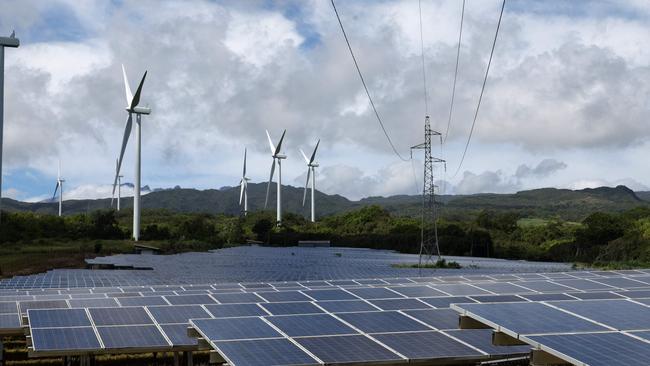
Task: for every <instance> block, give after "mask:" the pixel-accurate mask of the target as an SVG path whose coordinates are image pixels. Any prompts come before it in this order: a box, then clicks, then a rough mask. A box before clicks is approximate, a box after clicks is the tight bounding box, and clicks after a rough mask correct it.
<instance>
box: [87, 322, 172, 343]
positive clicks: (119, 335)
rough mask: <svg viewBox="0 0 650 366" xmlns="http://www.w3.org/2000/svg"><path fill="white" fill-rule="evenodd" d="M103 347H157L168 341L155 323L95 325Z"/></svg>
mask: <svg viewBox="0 0 650 366" xmlns="http://www.w3.org/2000/svg"><path fill="white" fill-rule="evenodd" d="M97 331H98V332H99V336H100V337H101V339H102V342H103V343H104V347H105V348H109V349H110V348H113V349H116V348H117V349H119V348H146V349H151V348H157V347H168V346H169V343H168V342H167V340H166V339H165V337H164V336H163V335H162V333H160V330H158V328H157V327H156V326H155V325H135V326H133V325H130V326H117V327H97Z"/></svg>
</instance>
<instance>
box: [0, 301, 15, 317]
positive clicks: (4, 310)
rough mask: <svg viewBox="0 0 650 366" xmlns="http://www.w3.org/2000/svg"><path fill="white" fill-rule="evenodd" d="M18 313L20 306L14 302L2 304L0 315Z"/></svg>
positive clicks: (0, 305) (0, 304) (0, 303)
mask: <svg viewBox="0 0 650 366" xmlns="http://www.w3.org/2000/svg"><path fill="white" fill-rule="evenodd" d="M10 313H13V314H15V313H18V304H17V303H16V302H14V301H9V302H0V314H10Z"/></svg>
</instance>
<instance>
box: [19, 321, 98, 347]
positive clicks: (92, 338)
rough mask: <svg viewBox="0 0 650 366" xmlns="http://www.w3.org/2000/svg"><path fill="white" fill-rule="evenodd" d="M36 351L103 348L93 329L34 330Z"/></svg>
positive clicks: (33, 342)
mask: <svg viewBox="0 0 650 366" xmlns="http://www.w3.org/2000/svg"><path fill="white" fill-rule="evenodd" d="M31 337H32V346H33V347H34V351H62V350H74V351H81V350H97V349H99V348H100V347H101V346H100V344H99V340H98V339H97V336H96V335H95V332H94V331H93V328H91V327H76V328H46V329H32V330H31Z"/></svg>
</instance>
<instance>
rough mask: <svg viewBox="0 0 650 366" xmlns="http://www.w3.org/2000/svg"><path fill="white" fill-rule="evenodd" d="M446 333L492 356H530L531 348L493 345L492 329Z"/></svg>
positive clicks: (460, 330)
mask: <svg viewBox="0 0 650 366" xmlns="http://www.w3.org/2000/svg"><path fill="white" fill-rule="evenodd" d="M444 333H446V334H449V335H450V336H452V337H454V338H456V339H458V340H460V341H463V342H465V343H467V344H469V345H471V346H473V347H476V348H478V349H480V350H482V351H483V352H486V353H488V354H490V355H504V356H510V355H512V356H516V355H521V356H523V355H528V353H529V352H530V349H531V347H530V346H529V345H522V346H495V345H494V344H493V343H492V333H493V330H492V329H458V330H445V331H444Z"/></svg>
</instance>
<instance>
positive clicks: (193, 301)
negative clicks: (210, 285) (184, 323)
mask: <svg viewBox="0 0 650 366" xmlns="http://www.w3.org/2000/svg"><path fill="white" fill-rule="evenodd" d="M165 299H167V301H169V303H170V304H172V305H197V304H198V305H200V304H216V301H214V299H213V298H211V297H210V295H183V296H165Z"/></svg>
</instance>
